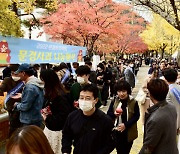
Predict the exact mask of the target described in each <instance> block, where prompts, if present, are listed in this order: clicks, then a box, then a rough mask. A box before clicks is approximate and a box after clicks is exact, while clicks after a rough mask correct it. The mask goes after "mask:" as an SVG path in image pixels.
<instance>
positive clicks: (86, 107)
mask: <svg viewBox="0 0 180 154" xmlns="http://www.w3.org/2000/svg"><path fill="white" fill-rule="evenodd" d="M78 102H79V108H80V109H81V110H82V111H85V112H87V111H90V110H91V109H92V108H93V107H94V106H93V103H92V101H85V100H81V99H79V101H78Z"/></svg>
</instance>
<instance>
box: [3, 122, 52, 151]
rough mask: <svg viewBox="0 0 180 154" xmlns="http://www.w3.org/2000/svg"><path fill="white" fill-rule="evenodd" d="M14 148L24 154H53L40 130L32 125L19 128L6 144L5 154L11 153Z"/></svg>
mask: <svg viewBox="0 0 180 154" xmlns="http://www.w3.org/2000/svg"><path fill="white" fill-rule="evenodd" d="M15 146H18V147H19V149H20V151H21V153H25V154H34V153H38V154H54V152H53V150H52V149H51V146H50V144H49V142H48V140H47V138H46V136H45V135H44V133H43V131H42V129H41V128H39V127H37V126H33V125H31V126H25V127H21V128H19V129H17V130H16V131H15V132H14V134H13V135H12V136H11V137H10V139H9V140H8V142H7V144H6V154H10V153H12V150H13V148H14V147H15Z"/></svg>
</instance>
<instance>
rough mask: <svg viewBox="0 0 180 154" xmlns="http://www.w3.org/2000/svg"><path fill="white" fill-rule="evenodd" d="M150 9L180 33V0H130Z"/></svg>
mask: <svg viewBox="0 0 180 154" xmlns="http://www.w3.org/2000/svg"><path fill="white" fill-rule="evenodd" d="M130 1H133V2H134V3H135V4H137V5H143V6H146V7H148V8H150V9H151V10H152V11H153V12H154V13H156V14H159V15H160V16H161V17H162V18H164V19H165V20H166V21H167V22H168V23H169V24H171V25H172V26H173V27H174V28H176V29H177V30H179V31H180V0H130Z"/></svg>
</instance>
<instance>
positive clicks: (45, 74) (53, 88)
mask: <svg viewBox="0 0 180 154" xmlns="http://www.w3.org/2000/svg"><path fill="white" fill-rule="evenodd" d="M40 79H41V80H42V81H44V83H45V84H44V88H45V97H46V98H48V99H50V100H53V99H54V98H55V97H57V96H59V95H61V94H63V93H65V91H64V89H63V86H62V84H61V83H60V81H59V78H58V75H57V74H56V72H55V71H54V70H52V69H47V70H42V71H41V73H40Z"/></svg>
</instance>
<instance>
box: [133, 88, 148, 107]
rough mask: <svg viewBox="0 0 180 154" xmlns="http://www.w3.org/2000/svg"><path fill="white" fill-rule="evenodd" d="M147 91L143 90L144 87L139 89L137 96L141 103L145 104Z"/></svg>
mask: <svg viewBox="0 0 180 154" xmlns="http://www.w3.org/2000/svg"><path fill="white" fill-rule="evenodd" d="M146 95H147V94H146V93H145V92H144V91H143V90H142V88H141V89H140V90H139V92H138V94H137V96H136V98H135V99H136V100H137V101H138V102H139V103H140V104H144V103H145V100H146Z"/></svg>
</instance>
